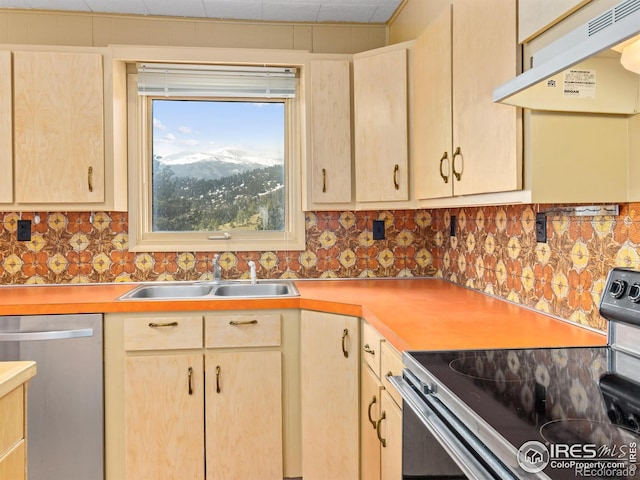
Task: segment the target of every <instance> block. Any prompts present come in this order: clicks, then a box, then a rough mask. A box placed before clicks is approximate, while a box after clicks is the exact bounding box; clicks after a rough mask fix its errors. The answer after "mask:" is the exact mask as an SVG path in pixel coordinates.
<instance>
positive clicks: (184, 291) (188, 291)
mask: <svg viewBox="0 0 640 480" xmlns="http://www.w3.org/2000/svg"><path fill="white" fill-rule="evenodd" d="M212 290H213V286H211V285H196V284H192V283H190V284H186V285H176V284H170V285H140V286H139V287H137V288H134V289H133V290H131V291H130V292H128V293H125V294H124V295H122V296H121V297H120V298H119V300H127V299H132V300H133V299H141V298H153V299H159V300H162V299H177V298H199V297H205V296H207V295H209V294H210V293H211V291H212Z"/></svg>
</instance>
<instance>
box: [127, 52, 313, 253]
mask: <svg viewBox="0 0 640 480" xmlns="http://www.w3.org/2000/svg"><path fill="white" fill-rule="evenodd" d="M137 72H138V73H137V74H131V75H130V76H129V85H128V90H129V93H128V95H129V136H130V142H129V144H130V151H129V158H130V165H132V167H133V168H131V169H130V170H131V171H130V179H131V187H130V195H129V197H130V201H129V205H130V207H129V210H130V211H129V221H130V234H129V241H130V249H131V250H132V251H184V250H187V251H223V250H233V251H238V250H260V251H263V250H274V249H278V250H301V249H304V217H303V213H302V207H301V192H300V183H301V182H300V175H301V173H300V169H301V168H300V167H301V162H302V158H301V157H302V151H303V149H302V148H301V145H303V144H304V142H303V141H302V139H301V138H299V137H300V132H302V131H303V129H302V128H300V124H301V121H300V119H301V102H300V100H299V98H298V97H299V95H297V90H298V88H299V86H298V85H299V79H298V78H297V77H298V75H297V72H296V69H295V68H292V67H277V68H271V67H264V66H261V67H253V66H248V67H247V66H242V67H237V66H220V65H214V66H212V65H207V66H202V65H166V64H148V63H147V64H138V65H137ZM131 139H133V140H134V141H131ZM132 159H133V160H134V161H132Z"/></svg>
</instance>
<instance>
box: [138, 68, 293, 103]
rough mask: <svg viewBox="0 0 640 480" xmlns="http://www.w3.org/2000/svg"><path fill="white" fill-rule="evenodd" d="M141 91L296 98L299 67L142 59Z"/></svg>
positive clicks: (209, 95)
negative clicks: (189, 62)
mask: <svg viewBox="0 0 640 480" xmlns="http://www.w3.org/2000/svg"><path fill="white" fill-rule="evenodd" d="M137 67H138V94H139V95H153V96H165V97H172V96H182V97H249V98H256V97H258V98H293V97H295V93H296V83H297V78H296V77H297V69H295V68H290V67H266V66H265V67H258V66H241V65H196V64H161V63H139V64H138V65H137Z"/></svg>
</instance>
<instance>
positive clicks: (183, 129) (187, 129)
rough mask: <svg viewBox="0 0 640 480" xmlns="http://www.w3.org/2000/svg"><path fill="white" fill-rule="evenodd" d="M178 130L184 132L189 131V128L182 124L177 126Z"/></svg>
mask: <svg viewBox="0 0 640 480" xmlns="http://www.w3.org/2000/svg"><path fill="white" fill-rule="evenodd" d="M178 131H179V132H180V133H184V134H188V133H191V129H190V128H189V127H184V126H182V127H178Z"/></svg>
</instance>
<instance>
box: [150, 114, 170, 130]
mask: <svg viewBox="0 0 640 480" xmlns="http://www.w3.org/2000/svg"><path fill="white" fill-rule="evenodd" d="M153 128H157V129H158V130H166V129H167V127H166V126H165V125H164V124H163V123H162V122H161V121H160V120H158V119H157V118H155V117H154V118H153Z"/></svg>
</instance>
